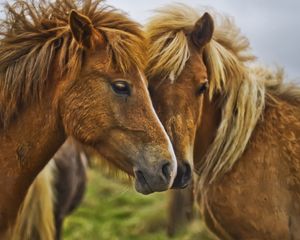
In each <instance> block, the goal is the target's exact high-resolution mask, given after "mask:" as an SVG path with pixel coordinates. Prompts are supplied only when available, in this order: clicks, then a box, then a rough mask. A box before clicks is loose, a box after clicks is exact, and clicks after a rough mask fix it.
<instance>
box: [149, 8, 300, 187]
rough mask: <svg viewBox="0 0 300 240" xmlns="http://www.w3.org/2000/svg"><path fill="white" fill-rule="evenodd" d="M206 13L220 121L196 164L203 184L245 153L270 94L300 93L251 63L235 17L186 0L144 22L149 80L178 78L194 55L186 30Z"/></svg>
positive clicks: (207, 58)
mask: <svg viewBox="0 0 300 240" xmlns="http://www.w3.org/2000/svg"><path fill="white" fill-rule="evenodd" d="M207 11H208V12H209V13H210V14H211V15H212V16H213V18H214V20H215V31H214V35H213V39H212V40H211V42H210V43H209V44H208V45H207V46H206V47H205V49H204V52H203V58H204V62H205V65H206V67H207V71H208V78H209V82H210V89H209V96H210V99H212V98H213V96H214V95H215V94H218V95H221V96H222V97H221V109H222V119H221V123H220V125H219V127H218V130H217V134H216V137H215V139H214V142H213V143H212V144H211V147H210V148H209V149H208V151H207V154H206V155H205V157H204V159H202V161H200V162H199V163H197V164H196V165H195V170H196V171H197V172H198V173H199V175H200V176H199V178H200V186H202V187H204V185H205V184H207V183H211V182H213V181H214V180H216V179H217V178H219V177H220V176H222V175H223V174H224V173H226V172H227V171H229V170H230V169H231V168H232V167H233V165H234V164H235V163H236V161H237V160H238V158H239V157H240V156H241V155H242V153H243V152H244V150H245V148H246V146H247V143H248V141H249V139H250V137H251V134H252V132H253V130H254V128H255V126H256V124H257V122H258V120H259V119H260V117H261V115H262V114H263V110H264V106H265V104H267V101H266V99H267V98H266V97H265V96H266V95H268V94H269V93H267V92H270V93H271V94H278V95H279V96H281V97H284V96H285V97H286V98H288V97H287V96H290V97H291V96H292V95H294V96H295V95H297V98H298V99H300V94H299V93H300V90H299V89H298V90H297V93H296V91H293V93H292V92H291V91H290V90H288V89H287V88H284V87H282V86H283V84H282V80H281V77H280V74H270V73H271V72H270V71H267V70H264V71H262V69H263V68H260V69H258V68H257V67H250V66H249V63H250V62H251V61H253V60H254V59H255V57H254V56H253V55H252V54H251V52H250V51H249V50H250V47H249V41H248V39H247V38H246V37H245V36H243V35H242V34H241V33H240V30H239V29H238V28H237V26H236V25H235V23H234V21H233V20H232V18H230V17H227V16H223V15H221V14H218V13H216V12H215V11H213V10H210V9H205V10H203V11H200V12H197V11H195V10H194V9H192V8H190V7H187V6H185V5H182V4H177V5H172V6H167V7H165V8H162V9H159V10H158V11H157V14H156V15H155V16H154V17H153V18H152V19H151V20H150V21H149V23H148V25H146V36H147V38H148V41H149V62H148V64H147V68H146V73H147V75H148V78H149V81H151V79H152V78H153V77H160V78H161V79H162V81H166V80H168V79H171V81H172V80H175V81H176V78H177V77H178V76H179V75H180V74H181V72H182V70H183V68H184V66H185V64H186V62H187V61H188V59H189V56H190V54H191V53H190V48H189V43H188V39H187V37H186V34H187V33H189V31H191V29H192V28H193V26H194V24H195V23H196V21H197V20H198V19H199V18H200V17H201V16H202V14H203V13H204V12H207ZM289 89H290V88H289ZM294 98H295V97H294Z"/></svg>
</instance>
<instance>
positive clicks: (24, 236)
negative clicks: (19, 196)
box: [11, 160, 56, 240]
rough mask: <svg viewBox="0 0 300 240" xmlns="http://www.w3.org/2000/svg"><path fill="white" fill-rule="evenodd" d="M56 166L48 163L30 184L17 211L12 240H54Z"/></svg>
mask: <svg viewBox="0 0 300 240" xmlns="http://www.w3.org/2000/svg"><path fill="white" fill-rule="evenodd" d="M55 175H56V166H55V162H54V160H52V161H50V162H49V163H48V164H47V165H46V167H45V168H44V169H43V171H41V172H40V173H39V175H38V176H37V177H36V179H35V180H34V182H33V183H32V184H31V186H30V188H29V190H28V192H27V195H26V198H25V200H24V202H23V204H22V206H21V208H20V210H19V214H18V218H17V221H16V224H15V227H14V229H13V231H12V237H11V239H12V240H38V239H43V240H53V239H54V238H55V224H54V222H55V221H54V202H55V193H54V192H53V189H54V180H55Z"/></svg>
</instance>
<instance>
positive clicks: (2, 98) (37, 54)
mask: <svg viewBox="0 0 300 240" xmlns="http://www.w3.org/2000/svg"><path fill="white" fill-rule="evenodd" d="M102 2H103V1H102V0H94V1H91V0H84V1H78V2H77V1H76V0H55V1H51V0H42V1H37V0H32V1H28V2H26V1H24V0H15V2H14V3H13V4H7V5H6V7H5V10H6V19H5V20H3V21H1V23H0V26H1V29H0V35H1V36H2V38H1V40H0V125H3V126H4V127H5V126H6V125H7V124H8V123H9V121H10V120H11V119H12V118H13V117H15V116H16V115H17V112H18V111H20V110H21V109H22V107H25V106H26V105H28V104H30V103H32V102H34V101H37V100H40V99H41V98H42V96H43V93H44V91H45V89H46V88H47V86H49V79H50V77H51V73H52V71H53V70H54V69H55V72H57V73H59V74H60V75H61V76H62V77H64V78H71V79H73V78H74V77H75V76H76V75H77V73H78V72H80V70H81V67H82V65H83V63H84V51H85V50H84V48H83V47H82V46H80V45H79V44H78V43H77V42H76V40H75V39H74V38H73V36H72V33H71V30H70V27H69V24H68V20H69V13H70V12H71V10H73V9H74V10H76V11H78V12H79V13H81V14H84V15H86V16H87V17H89V18H90V20H91V21H92V24H93V26H94V27H95V29H96V30H98V31H99V32H100V33H101V34H103V35H104V38H105V39H106V42H107V52H108V55H109V58H110V59H109V62H110V64H111V65H110V66H112V67H114V68H115V69H116V70H118V71H121V72H128V71H129V69H130V70H131V69H132V68H135V69H136V68H140V69H142V68H143V65H144V60H143V59H144V52H145V51H144V50H143V48H144V37H143V34H142V31H141V28H140V26H139V25H138V24H137V23H135V22H133V21H131V20H130V19H129V18H127V16H126V15H125V14H124V13H122V12H119V11H117V10H115V9H113V8H112V7H109V6H105V5H103V3H102ZM112 33H113V34H112ZM54 61H55V63H56V65H55V66H53V63H54Z"/></svg>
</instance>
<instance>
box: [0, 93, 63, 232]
mask: <svg viewBox="0 0 300 240" xmlns="http://www.w3.org/2000/svg"><path fill="white" fill-rule="evenodd" d="M52 102H53V101H52V99H51V96H45V98H44V100H42V101H41V102H40V103H38V104H37V103H36V104H31V105H30V106H28V107H27V108H26V109H25V110H24V111H22V113H20V114H19V115H18V117H17V118H16V119H15V121H13V122H12V123H11V124H10V125H9V126H8V127H7V128H6V129H5V130H2V131H1V132H0V149H1V155H0V166H1V168H0V189H1V198H0V237H1V236H3V234H4V232H5V231H6V230H7V228H8V227H9V226H10V225H11V224H12V223H13V222H14V221H15V218H16V215H17V212H18V208H19V206H20V204H21V202H22V201H23V199H24V196H25V194H26V191H27V189H28V188H29V186H30V184H31V183H32V181H33V179H34V178H35V176H36V175H37V174H38V173H39V171H41V169H42V168H43V167H44V166H45V165H46V164H47V162H48V161H49V160H50V158H51V157H52V156H53V155H54V153H55V152H56V151H57V149H58V148H59V146H60V145H61V144H62V143H63V141H64V139H65V136H64V131H63V128H62V125H61V123H60V122H61V121H60V120H59V117H58V114H56V113H55V114H54V110H53V107H52Z"/></svg>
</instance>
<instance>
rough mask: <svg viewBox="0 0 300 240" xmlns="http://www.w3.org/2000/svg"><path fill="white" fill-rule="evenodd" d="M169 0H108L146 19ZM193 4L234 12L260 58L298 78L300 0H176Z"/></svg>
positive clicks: (139, 19) (136, 18)
mask: <svg viewBox="0 0 300 240" xmlns="http://www.w3.org/2000/svg"><path fill="white" fill-rule="evenodd" d="M173 2H174V1H171V0H147V1H142V0H107V3H108V4H110V5H113V6H115V7H116V8H119V9H122V10H124V11H125V12H127V13H128V14H129V15H130V16H131V17H132V18H133V19H135V20H137V21H140V22H141V23H145V22H146V21H147V18H148V17H149V16H151V14H152V10H153V9H155V8H157V7H160V6H163V5H165V4H170V3H173ZM175 2H180V3H185V4H187V5H190V6H192V7H195V8H201V7H203V6H210V7H213V8H214V9H216V10H217V11H218V12H221V13H225V14H227V15H230V16H233V17H234V19H235V21H236V24H237V25H238V26H239V27H240V28H241V30H242V32H243V33H244V34H245V35H246V36H247V37H248V38H249V39H250V43H251V46H252V48H253V50H254V53H255V54H256V56H257V57H258V58H259V61H260V62H262V63H265V64H268V65H269V66H275V65H279V66H283V67H284V68H285V71H286V75H287V77H288V78H289V79H296V78H300V0H264V1H263V0H251V1H250V0H249V1H246V0H181V1H180V0H177V1H175Z"/></svg>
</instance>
